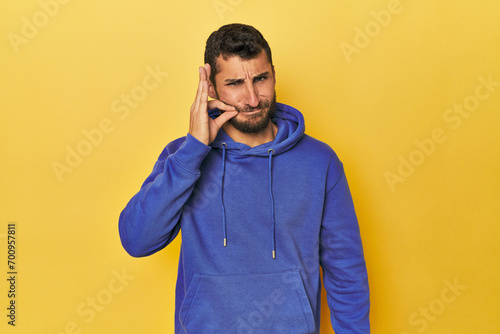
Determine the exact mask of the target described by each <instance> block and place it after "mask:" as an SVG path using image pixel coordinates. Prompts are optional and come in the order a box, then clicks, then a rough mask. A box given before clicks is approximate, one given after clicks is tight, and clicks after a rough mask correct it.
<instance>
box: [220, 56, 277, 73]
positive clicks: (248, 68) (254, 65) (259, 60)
mask: <svg viewBox="0 0 500 334" xmlns="http://www.w3.org/2000/svg"><path fill="white" fill-rule="evenodd" d="M270 69H271V63H270V62H269V60H268V59H267V55H266V53H265V51H264V50H262V52H261V53H260V54H259V55H258V56H257V57H255V58H252V59H243V58H241V57H239V56H238V55H230V56H223V55H219V57H217V70H218V71H217V72H218V74H217V75H219V74H220V75H221V76H223V77H236V76H237V77H243V76H246V74H247V73H248V72H249V73H250V74H251V75H253V76H256V75H259V74H261V73H264V72H268V71H270Z"/></svg>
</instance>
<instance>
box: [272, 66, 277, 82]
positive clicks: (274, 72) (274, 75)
mask: <svg viewBox="0 0 500 334" xmlns="http://www.w3.org/2000/svg"><path fill="white" fill-rule="evenodd" d="M272 67H273V79H274V85H276V71H275V70H274V65H273V66H272Z"/></svg>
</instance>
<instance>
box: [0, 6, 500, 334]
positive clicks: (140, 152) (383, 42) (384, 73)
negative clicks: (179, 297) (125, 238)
mask: <svg viewBox="0 0 500 334" xmlns="http://www.w3.org/2000/svg"><path fill="white" fill-rule="evenodd" d="M54 1H55V0H42V1H31V0H30V1H27V0H23V1H13V0H4V1H1V2H0V36H1V38H0V57H1V60H0V78H1V80H0V94H1V99H0V110H1V118H0V124H1V125H0V127H1V132H0V138H1V146H0V150H1V151H0V157H1V158H0V168H1V178H0V182H1V183H0V186H1V188H0V189H1V192H0V196H1V197H0V203H1V210H0V268H1V275H0V277H1V280H0V282H1V283H0V296H1V297H0V306H1V307H0V309H1V310H2V311H1V312H0V313H1V314H0V315H1V317H0V319H2V320H1V323H0V331H1V332H2V333H46V334H49V333H52V334H56V333H58V334H59V333H173V317H174V316H173V312H174V287H175V280H176V275H177V261H178V252H179V246H180V238H178V239H177V240H176V241H175V242H174V243H173V244H172V245H171V246H169V247H167V248H166V249H164V250H163V251H161V252H159V253H157V254H155V255H153V256H150V257H149V258H142V259H134V258H131V257H129V256H128V255H127V254H126V253H125V251H124V250H123V249H122V247H121V244H120V240H119V237H118V228H117V224H118V215H119V213H120V211H121V210H122V208H123V207H124V206H125V204H126V203H127V201H128V200H129V199H130V197H132V195H133V194H135V193H136V192H137V191H138V189H139V187H140V185H141V184H142V182H143V181H144V179H145V178H146V177H147V175H148V174H149V173H150V171H151V170H152V167H153V164H154V162H155V161H156V158H157V157H158V155H159V153H160V152H161V150H162V149H163V147H164V146H165V145H166V144H167V143H168V142H169V141H171V140H173V139H175V138H177V137H179V136H183V135H185V134H186V133H187V129H188V121H189V119H188V112H189V107H190V105H191V103H192V100H193V98H194V95H195V90H196V85H197V79H198V77H197V75H198V73H197V67H198V66H199V65H202V63H203V51H204V45H205V41H206V38H207V37H208V35H209V34H210V33H211V32H212V31H213V30H216V29H218V27H219V26H221V25H222V24H226V23H230V22H244V23H248V24H252V25H254V26H255V27H257V28H258V29H259V30H261V32H262V33H263V34H264V36H265V37H266V39H267V40H268V42H269V43H270V45H271V48H272V51H273V58H274V63H275V66H276V71H277V95H278V101H279V102H283V103H286V104H289V105H292V106H294V107H296V108H298V109H299V110H301V111H302V112H303V114H304V116H305V119H306V132H307V133H308V134H310V135H312V136H314V137H317V138H318V139H320V140H323V141H325V142H327V143H328V144H330V145H331V146H332V147H333V148H334V150H335V151H336V152H337V153H338V155H339V156H340V158H341V160H342V161H343V162H344V165H345V167H346V171H347V176H348V179H349V183H350V186H351V191H352V194H353V198H354V201H355V206H356V211H357V213H358V218H359V221H360V227H361V232H362V238H363V242H364V248H365V254H366V261H367V266H368V270H369V280H370V287H371V300H372V312H371V322H372V332H373V333H381V334H387V333H389V334H390V333H394V334H409V333H411V334H413V333H422V332H425V333H428V334H431V333H499V332H500V314H499V310H500V301H499V298H500V284H499V283H498V276H499V274H500V269H499V262H500V256H499V254H500V253H499V247H498V244H499V241H498V239H499V232H500V224H499V223H500V219H499V212H498V211H499V210H498V207H499V205H500V181H499V178H498V172H499V170H500V156H499V149H500V131H498V126H499V121H500V113H499V110H500V86H498V83H499V82H500V20H499V17H500V2H499V1H497V0H488V1H487V0H483V1H476V0H465V1H430V0H412V1H410V0H402V1H400V2H398V1H395V0H392V1H386V0H380V1H379V0H374V1H360V0H354V1H309V2H307V1H283V0H281V1H267V0H220V1H212V0H209V1H194V0H189V1H165V0H162V1H159V0H158V1H153V0H151V1H118V0H115V1H112V0H109V1H76V0H74V1H68V0H66V1H64V2H65V3H63V1H62V0H61V3H59V2H54ZM43 4H47V5H43ZM55 4H57V6H56V5H55ZM43 7H45V8H46V9H45V12H42V11H44V9H43ZM44 13H46V14H44ZM47 13H49V14H50V15H49V14H47ZM384 13H385V14H387V13H390V16H388V15H385V16H384ZM377 18H378V21H377ZM34 23H36V24H37V25H38V27H37V26H36V25H34ZM30 24H33V25H34V27H35V29H33V27H31V28H32V29H31V30H30V29H29V25H30ZM360 31H362V33H360ZM23 33H24V35H23ZM367 33H369V34H367ZM363 35H365V36H363ZM26 36H28V37H26ZM354 49H356V51H353V50H354ZM346 50H350V52H346ZM148 69H149V70H155V69H156V70H159V71H160V72H161V73H162V76H163V77H161V78H160V80H158V81H157V82H156V83H157V85H156V87H155V88H154V89H151V90H144V88H141V86H142V85H143V79H144V78H145V77H146V76H147V75H148V73H149V72H148ZM165 73H168V76H167V75H166V74H165ZM480 78H482V79H484V80H488V78H489V79H490V80H492V81H494V82H496V83H497V84H496V86H491V87H489V89H490V90H488V88H487V87H486V86H484V85H483V86H481V82H482V81H481V79H480ZM153 83H154V81H149V84H150V86H149V87H150V88H151V85H152V84H153ZM132 92H134V94H136V95H135V96H140V98H141V99H142V100H141V101H140V102H138V103H137V105H136V106H134V107H135V108H129V113H128V114H124V113H123V112H124V111H123V109H122V112H118V113H117V112H114V111H116V105H115V108H113V106H112V105H113V103H117V102H115V101H116V100H117V99H118V101H119V102H120V101H121V98H122V96H123V95H130V94H131V93H132ZM144 92H146V96H144ZM477 92H479V93H480V96H481V97H482V98H481V99H478V98H477V97H476V98H475V96H476V93H477ZM141 93H142V94H143V95H140V94H141ZM487 93H489V94H487ZM137 94H139V95H137ZM476 102H477V103H476ZM464 103H469V104H468V108H469V109H473V111H472V112H470V114H467V115H468V116H467V117H463V116H457V115H458V114H456V113H452V111H449V109H450V108H453V107H454V105H463V104H464ZM474 103H476V104H474ZM121 106H122V107H123V104H121ZM464 115H466V114H464ZM452 116H453V117H454V118H453V121H451V120H450V117H452ZM447 117H448V120H447ZM457 117H459V118H457ZM102 122H104V124H105V126H104V129H106V131H107V133H104V132H103V135H102V138H101V139H100V141H99V140H98V139H99V136H97V135H96V137H94V138H95V143H96V144H95V145H92V146H91V147H90V148H89V147H88V146H87V147H86V149H87V151H86V153H88V154H87V155H86V156H84V157H82V159H81V161H79V162H78V161H73V165H74V166H75V167H74V168H71V172H69V170H66V171H65V172H64V173H62V175H61V174H59V176H58V174H57V173H56V172H55V170H54V165H57V164H60V165H66V166H68V165H67V163H66V156H67V154H68V153H67V152H68V151H67V150H68V147H69V148H70V149H76V148H77V147H78V145H80V149H81V150H84V149H85V141H86V140H87V139H86V136H85V134H84V131H89V132H91V133H96V132H92V131H93V130H94V129H96V128H99V126H100V124H101V125H102ZM106 122H107V123H106ZM458 122H460V123H458ZM436 129H437V131H438V132H439V131H441V134H440V137H439V136H438V137H439V138H440V140H441V142H435V144H434V145H435V147H434V148H432V144H430V142H429V140H430V139H429V138H432V134H433V132H435V131H436ZM439 129H441V130H439ZM433 140H435V139H433ZM418 141H420V143H427V146H424V147H426V148H427V153H428V154H424V153H422V152H423V151H422V150H423V149H420V148H419V146H418V145H417V143H416V142H418ZM419 150H420V153H419V152H418V151H419ZM410 158H411V159H413V160H412V161H413V162H414V163H415V164H418V165H417V166H416V167H413V170H412V169H411V168H409V167H408V165H406V170H405V167H401V166H400V165H401V164H403V163H402V162H401V161H403V160H405V161H409V159H410ZM401 159H403V160H401ZM60 165H58V166H60ZM403 165H404V164H403ZM398 169H400V170H401V173H402V174H403V175H405V176H401V175H400V172H398ZM391 173H392V174H391ZM388 175H391V177H392V178H389V179H388ZM396 175H399V178H396V179H394V177H395V176H396ZM388 180H392V182H393V183H392V184H391V181H388ZM394 180H397V181H394ZM402 181H404V182H402ZM9 222H16V224H17V234H16V237H17V242H18V243H17V259H16V264H17V268H16V269H17V271H18V277H17V299H16V305H17V319H16V327H15V328H13V327H11V326H8V325H7V320H8V319H7V317H6V314H7V310H6V307H7V306H8V304H7V303H8V302H9V300H8V298H7V290H8V286H7V282H6V278H7V274H6V272H7V266H6V262H7V246H6V241H7V239H6V233H7V224H8V223H9ZM117 275H118V276H120V275H121V277H122V281H120V280H118V279H117V278H116V277H117ZM124 277H125V278H124ZM448 284H455V285H458V286H459V288H458V290H456V291H455V292H453V290H451V289H449V288H448ZM91 303H94V306H93V307H94V308H93V307H92V306H91V305H92V304H91ZM323 305H324V306H323V309H322V327H321V328H322V330H321V332H322V333H333V331H332V330H331V327H330V324H329V313H328V309H327V307H326V303H324V304H323ZM425 312H427V313H425ZM424 314H426V315H424Z"/></svg>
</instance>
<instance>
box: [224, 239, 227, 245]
mask: <svg viewBox="0 0 500 334" xmlns="http://www.w3.org/2000/svg"><path fill="white" fill-rule="evenodd" d="M224 247H227V238H224Z"/></svg>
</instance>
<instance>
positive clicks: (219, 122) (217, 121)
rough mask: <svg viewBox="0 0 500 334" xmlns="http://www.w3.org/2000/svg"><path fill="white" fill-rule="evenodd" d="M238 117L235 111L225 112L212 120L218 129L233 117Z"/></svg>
mask: <svg viewBox="0 0 500 334" xmlns="http://www.w3.org/2000/svg"><path fill="white" fill-rule="evenodd" d="M236 115H238V112H237V111H226V112H225V113H223V114H221V115H220V116H219V117H217V118H216V119H214V122H215V124H217V127H218V128H219V129H220V128H221V127H222V125H224V123H226V122H227V121H229V120H230V119H231V118H233V117H234V116H236Z"/></svg>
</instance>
